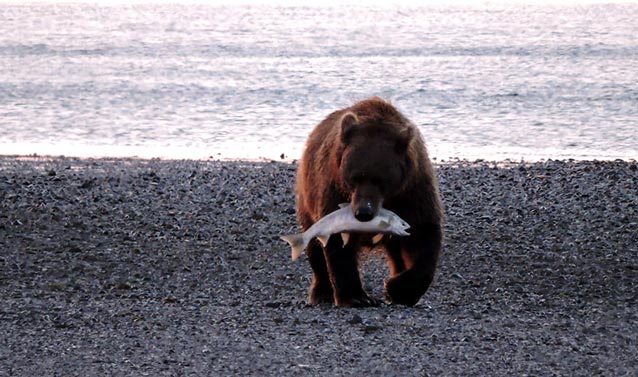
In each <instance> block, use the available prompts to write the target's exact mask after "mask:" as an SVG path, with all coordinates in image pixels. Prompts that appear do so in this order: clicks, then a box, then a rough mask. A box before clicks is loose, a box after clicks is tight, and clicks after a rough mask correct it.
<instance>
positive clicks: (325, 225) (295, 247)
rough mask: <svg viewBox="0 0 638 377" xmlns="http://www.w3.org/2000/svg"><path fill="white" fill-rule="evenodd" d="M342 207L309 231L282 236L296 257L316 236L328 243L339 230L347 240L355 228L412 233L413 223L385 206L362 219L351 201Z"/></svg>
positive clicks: (380, 231)
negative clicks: (356, 214)
mask: <svg viewBox="0 0 638 377" xmlns="http://www.w3.org/2000/svg"><path fill="white" fill-rule="evenodd" d="M339 207H341V208H340V209H338V210H336V211H334V212H332V213H329V214H327V215H326V216H324V217H322V218H321V219H319V221H317V222H316V223H314V224H313V225H312V226H311V227H310V228H308V230H306V231H305V232H303V233H299V234H288V235H285V236H281V239H282V240H284V241H286V242H288V243H289V244H290V247H292V260H297V258H299V256H300V255H301V253H302V252H303V251H304V250H305V249H306V247H307V246H308V243H309V242H310V240H312V239H313V238H315V237H316V238H317V239H318V240H319V242H321V244H322V245H323V246H326V244H327V243H328V238H330V236H331V235H333V234H336V233H341V236H342V237H343V243H344V244H347V243H348V236H349V233H351V232H360V233H379V234H388V233H391V234H396V235H397V236H409V235H410V233H408V232H407V230H408V229H409V228H410V225H409V224H408V223H407V222H405V221H404V220H403V219H402V218H400V217H399V215H397V214H396V213H394V212H392V211H390V210H387V209H385V208H381V209H379V212H378V213H377V215H376V216H375V217H374V218H373V219H372V220H370V221H366V222H361V221H359V220H357V219H356V218H355V217H354V214H353V213H352V208H351V207H350V203H343V204H340V205H339ZM380 238H381V237H375V238H374V239H375V240H376V242H378V240H379V239H380Z"/></svg>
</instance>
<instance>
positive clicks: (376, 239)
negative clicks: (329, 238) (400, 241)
mask: <svg viewBox="0 0 638 377" xmlns="http://www.w3.org/2000/svg"><path fill="white" fill-rule="evenodd" d="M342 234H343V233H342ZM381 239H383V233H377V234H376V235H375V236H374V237H372V244H374V245H376V244H378V243H379V242H380V241H381Z"/></svg>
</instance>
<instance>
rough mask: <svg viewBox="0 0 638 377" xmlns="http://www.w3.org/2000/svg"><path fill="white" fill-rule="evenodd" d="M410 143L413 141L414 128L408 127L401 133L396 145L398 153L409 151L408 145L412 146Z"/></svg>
mask: <svg viewBox="0 0 638 377" xmlns="http://www.w3.org/2000/svg"><path fill="white" fill-rule="evenodd" d="M410 141H412V128H411V127H406V128H405V129H404V130H402V131H401V132H400V133H399V136H398V138H397V143H396V145H395V148H396V150H397V152H399V153H403V152H405V151H406V150H407V149H408V145H410Z"/></svg>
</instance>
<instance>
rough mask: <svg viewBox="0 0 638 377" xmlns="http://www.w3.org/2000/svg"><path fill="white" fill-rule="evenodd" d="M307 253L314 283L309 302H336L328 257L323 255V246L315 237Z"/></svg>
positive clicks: (316, 303) (317, 303)
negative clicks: (329, 273)
mask: <svg viewBox="0 0 638 377" xmlns="http://www.w3.org/2000/svg"><path fill="white" fill-rule="evenodd" d="M306 253H307V255H308V261H309V262H310V267H311V268H312V285H311V286H310V292H309V293H308V303H309V304H310V305H319V304H328V303H329V304H332V303H334V291H333V290H332V283H330V276H329V275H328V266H327V265H326V259H325V258H324V256H323V247H321V244H320V243H319V241H317V240H316V239H314V240H312V241H310V244H308V248H307V249H306Z"/></svg>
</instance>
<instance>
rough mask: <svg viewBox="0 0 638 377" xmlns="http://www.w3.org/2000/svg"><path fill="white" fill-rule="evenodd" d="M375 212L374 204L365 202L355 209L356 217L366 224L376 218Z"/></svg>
mask: <svg viewBox="0 0 638 377" xmlns="http://www.w3.org/2000/svg"><path fill="white" fill-rule="evenodd" d="M375 212H376V211H375V208H374V206H373V205H372V202H371V201H369V200H364V201H362V202H361V203H359V204H358V205H357V207H356V208H355V209H354V217H355V218H356V219H357V220H359V221H363V222H366V221H370V220H372V219H374V216H375V215H376V213H375Z"/></svg>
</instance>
